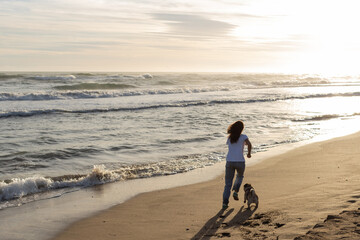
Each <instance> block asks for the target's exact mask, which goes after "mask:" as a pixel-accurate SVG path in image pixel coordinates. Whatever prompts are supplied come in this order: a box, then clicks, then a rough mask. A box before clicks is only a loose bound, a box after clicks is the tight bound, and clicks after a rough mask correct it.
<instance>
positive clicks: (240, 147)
mask: <svg viewBox="0 0 360 240" xmlns="http://www.w3.org/2000/svg"><path fill="white" fill-rule="evenodd" d="M246 139H248V137H247V136H246V135H245V134H241V135H240V137H239V139H238V141H237V142H236V143H231V142H230V139H229V138H228V140H227V142H226V144H227V145H228V148H229V151H228V154H227V155H226V161H228V162H245V158H244V145H245V140H246Z"/></svg>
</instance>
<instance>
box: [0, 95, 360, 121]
mask: <svg viewBox="0 0 360 240" xmlns="http://www.w3.org/2000/svg"><path fill="white" fill-rule="evenodd" d="M339 96H342V97H350V96H360V92H353V93H336V94H333V93H330V94H309V95H300V96H284V97H274V98H258V99H244V100H212V101H204V100H199V101H179V102H173V103H166V104H155V105H148V106H135V107H119V108H94V109H81V110H66V109H39V110H29V111H14V112H3V113H0V118H9V117H30V116H37V115H45V114H54V113H57V114H61V113H69V114H71V113H76V114H78V113H83V114H85V113H97V112H120V111H137V110H148V109H158V108H185V107H193V106H204V105H216V104H246V103H257V102H275V101H284V100H292V99H308V98H325V97H339Z"/></svg>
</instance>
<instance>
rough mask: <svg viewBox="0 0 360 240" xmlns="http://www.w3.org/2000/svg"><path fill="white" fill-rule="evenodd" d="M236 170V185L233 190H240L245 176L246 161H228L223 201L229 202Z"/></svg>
mask: <svg viewBox="0 0 360 240" xmlns="http://www.w3.org/2000/svg"><path fill="white" fill-rule="evenodd" d="M235 171H236V172H237V175H236V179H235V183H234V187H233V189H232V190H234V191H235V192H239V189H240V186H241V183H242V181H243V178H244V172H245V163H244V162H226V167H225V188H224V194H223V203H224V204H228V203H229V197H230V192H231V186H232V183H233V179H234V175H235Z"/></svg>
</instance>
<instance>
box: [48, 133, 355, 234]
mask: <svg viewBox="0 0 360 240" xmlns="http://www.w3.org/2000/svg"><path fill="white" fill-rule="evenodd" d="M254 157H256V155H255V156H254ZM359 160H360V133H356V134H353V135H350V136H346V137H341V138H336V139H331V140H328V141H325V142H320V143H313V144H309V145H306V146H303V147H300V148H297V149H295V150H292V151H289V152H287V153H285V154H282V155H279V156H276V157H272V158H269V159H266V160H265V161H263V162H261V163H260V164H257V165H254V166H251V167H247V169H246V171H245V179H244V183H246V182H249V183H251V184H252V185H253V186H254V187H255V189H256V192H257V194H258V195H259V198H260V206H259V208H258V209H256V210H254V209H247V208H246V206H244V205H243V202H242V201H241V200H242V197H241V198H240V201H234V200H233V199H230V204H229V208H228V209H227V210H225V211H223V210H221V206H222V191H223V187H224V177H223V176H222V177H219V178H216V179H215V180H212V181H208V182H204V183H199V184H193V185H189V186H184V187H177V188H173V189H167V190H161V191H155V192H149V193H144V194H140V195H138V196H136V197H135V198H133V199H131V200H129V201H127V202H125V203H123V204H120V205H118V206H115V207H113V208H110V209H108V210H106V211H104V212H102V213H100V214H98V215H96V216H94V217H91V218H87V219H84V220H81V221H79V222H77V223H75V224H73V225H71V226H70V227H69V228H67V229H66V230H64V231H63V232H62V233H60V234H59V235H58V236H57V237H56V238H55V239H56V240H69V239H77V240H82V239H83V240H85V239H86V240H91V239H96V240H98V239H103V240H106V239H132V240H133V239H137V240H138V239H217V238H225V239H294V238H296V239H341V238H343V237H344V239H352V240H354V239H360V226H359V223H360V216H359V212H360V211H359V207H360V162H359ZM250 161H251V160H250ZM344 211H345V212H344Z"/></svg>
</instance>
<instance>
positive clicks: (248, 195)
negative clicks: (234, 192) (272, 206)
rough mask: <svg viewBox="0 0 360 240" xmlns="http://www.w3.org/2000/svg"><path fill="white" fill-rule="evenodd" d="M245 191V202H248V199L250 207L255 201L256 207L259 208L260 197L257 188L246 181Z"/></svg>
mask: <svg viewBox="0 0 360 240" xmlns="http://www.w3.org/2000/svg"><path fill="white" fill-rule="evenodd" d="M244 191H245V194H244V203H246V201H247V204H248V208H250V205H251V204H252V203H255V204H256V208H258V206H259V197H258V195H257V194H256V192H255V189H254V188H253V187H252V186H251V184H249V183H246V184H245V185H244Z"/></svg>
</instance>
